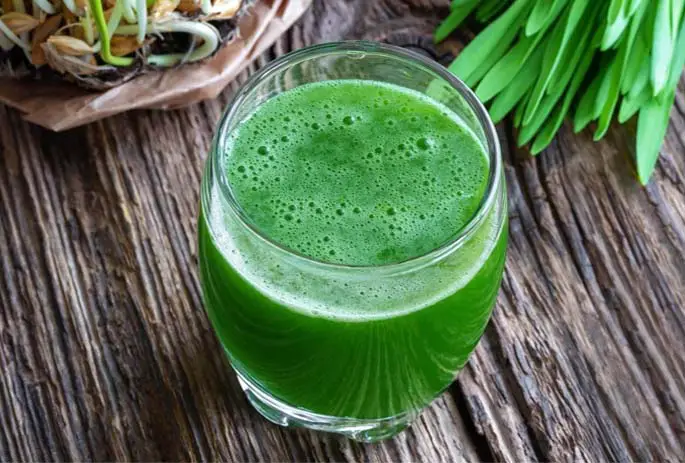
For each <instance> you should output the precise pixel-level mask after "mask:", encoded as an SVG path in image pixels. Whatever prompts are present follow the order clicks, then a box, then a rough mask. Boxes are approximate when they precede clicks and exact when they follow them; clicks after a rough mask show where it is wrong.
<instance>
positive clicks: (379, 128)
mask: <svg viewBox="0 0 685 463" xmlns="http://www.w3.org/2000/svg"><path fill="white" fill-rule="evenodd" d="M227 146H228V150H229V152H228V153H227V154H228V155H227V157H226V159H227V165H226V168H227V170H228V176H229V180H230V184H231V187H232V190H233V194H234V196H235V198H236V200H237V202H238V204H239V205H240V206H241V207H242V209H243V210H244V211H245V213H246V214H247V216H248V217H249V219H250V220H251V221H252V222H253V224H254V225H255V226H256V227H257V228H258V229H260V230H261V232H262V233H263V234H265V235H266V236H268V237H269V238H270V239H271V240H273V241H275V242H277V243H279V244H281V245H282V246H285V247H287V248H290V249H293V250H295V251H297V252H299V253H301V254H304V255H306V256H308V257H311V258H314V259H317V260H322V261H326V262H331V263H339V264H347V265H381V264H388V263H393V262H400V261H404V260H407V259H410V258H412V257H416V256H420V255H423V254H425V253H427V252H429V251H431V250H433V249H435V248H437V247H439V246H440V245H442V244H444V243H446V242H448V241H449V240H450V239H451V238H453V237H454V236H455V234H457V233H458V232H459V230H460V229H462V228H463V227H464V226H465V225H466V224H467V223H468V221H469V219H471V218H472V217H473V215H474V214H475V212H476V210H477V209H478V206H479V204H480V202H481V200H482V197H483V195H484V192H485V189H486V185H487V179H488V172H489V166H488V159H487V156H486V154H485V150H484V148H483V146H482V144H481V143H480V142H479V141H478V139H477V138H476V136H475V135H474V134H473V133H472V132H471V131H470V130H469V129H468V128H467V127H465V126H464V124H463V123H461V122H460V120H459V118H458V117H457V116H456V115H455V114H454V113H452V112H451V111H450V110H449V109H447V108H446V107H444V106H442V105H440V104H438V103H436V102H434V101H433V100H431V99H429V98H427V97H424V96H423V95H421V94H419V93H418V92H414V91H410V90H407V89H404V88H401V87H397V86H393V85H388V84H381V83H378V82H369V81H359V80H349V81H334V82H322V83H315V84H308V85H304V86H301V87H298V88H296V89H294V90H289V91H287V92H285V93H282V94H280V95H278V96H277V97H274V98H272V99H270V100H268V101H267V102H266V103H264V104H263V105H261V106H260V107H259V108H258V109H257V110H256V111H255V113H253V114H252V115H251V116H250V117H249V118H248V119H247V120H245V121H244V122H243V123H242V124H241V125H240V126H239V127H238V129H237V130H235V131H234V132H233V133H232V135H231V136H230V139H229V143H228V145H227Z"/></svg>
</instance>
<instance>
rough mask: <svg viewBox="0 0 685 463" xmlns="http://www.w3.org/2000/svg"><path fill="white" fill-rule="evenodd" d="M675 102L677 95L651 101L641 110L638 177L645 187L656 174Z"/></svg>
mask: <svg viewBox="0 0 685 463" xmlns="http://www.w3.org/2000/svg"><path fill="white" fill-rule="evenodd" d="M674 101H675V93H674V92H670V93H669V94H668V95H661V96H660V97H657V98H653V99H652V100H650V102H649V103H647V105H645V107H643V108H642V109H641V110H640V116H639V117H638V121H637V149H636V153H635V154H636V164H637V176H638V178H639V179H640V182H641V183H642V184H643V185H646V184H647V182H648V181H649V178H650V177H651V176H652V173H653V172H654V168H655V167H656V161H657V160H658V159H659V151H660V150H661V145H662V144H663V142H664V137H665V136H666V131H667V130H668V121H669V116H670V113H671V107H672V106H673V102H674Z"/></svg>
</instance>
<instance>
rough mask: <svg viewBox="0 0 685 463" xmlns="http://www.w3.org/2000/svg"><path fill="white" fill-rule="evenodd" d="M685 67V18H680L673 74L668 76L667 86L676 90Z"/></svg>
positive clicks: (672, 67) (672, 64)
mask: <svg viewBox="0 0 685 463" xmlns="http://www.w3.org/2000/svg"><path fill="white" fill-rule="evenodd" d="M683 67H685V18H682V19H681V20H680V31H678V38H677V39H676V45H675V53H674V56H673V61H672V63H671V74H670V75H669V77H668V83H667V84H666V88H668V89H670V90H675V89H676V86H677V85H678V81H679V80H680V75H681V74H682V72H683Z"/></svg>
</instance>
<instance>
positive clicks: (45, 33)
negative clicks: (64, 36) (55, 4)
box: [31, 14, 64, 66]
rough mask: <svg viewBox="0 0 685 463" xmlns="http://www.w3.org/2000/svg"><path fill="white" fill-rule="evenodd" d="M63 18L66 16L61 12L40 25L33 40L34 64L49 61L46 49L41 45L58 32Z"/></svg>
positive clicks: (32, 54) (32, 53)
mask: <svg viewBox="0 0 685 463" xmlns="http://www.w3.org/2000/svg"><path fill="white" fill-rule="evenodd" d="M63 20H64V17H63V16H62V15H61V14H56V15H54V16H50V17H49V18H47V19H46V20H45V22H44V23H43V24H41V25H40V26H38V28H37V29H36V30H35V32H34V33H33V39H32V41H31V63H33V65H34V66H42V65H44V64H46V63H47V59H46V58H45V51H44V50H43V47H42V46H41V45H42V44H43V43H45V41H46V40H47V39H48V37H49V36H51V35H52V34H54V33H55V32H57V30H58V29H59V27H60V26H61V25H62V21H63Z"/></svg>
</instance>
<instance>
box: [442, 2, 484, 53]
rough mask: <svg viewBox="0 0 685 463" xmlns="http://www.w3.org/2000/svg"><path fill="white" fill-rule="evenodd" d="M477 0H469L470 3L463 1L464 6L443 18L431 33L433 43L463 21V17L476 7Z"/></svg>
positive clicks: (443, 38)
mask: <svg viewBox="0 0 685 463" xmlns="http://www.w3.org/2000/svg"><path fill="white" fill-rule="evenodd" d="M477 5H478V0H471V1H470V3H467V2H464V6H461V7H459V8H456V9H454V10H452V12H451V13H450V14H449V16H447V18H445V20H444V21H443V22H442V23H441V24H440V25H439V26H438V28H437V29H436V30H435V34H434V35H433V39H434V41H435V43H440V42H442V41H443V40H445V39H446V38H447V37H449V35H450V34H451V33H452V32H453V31H454V30H455V29H456V28H457V27H459V25H460V24H461V23H462V22H464V19H466V17H467V16H468V15H470V14H471V12H472V11H473V10H474V9H475V8H476V6H477Z"/></svg>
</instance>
